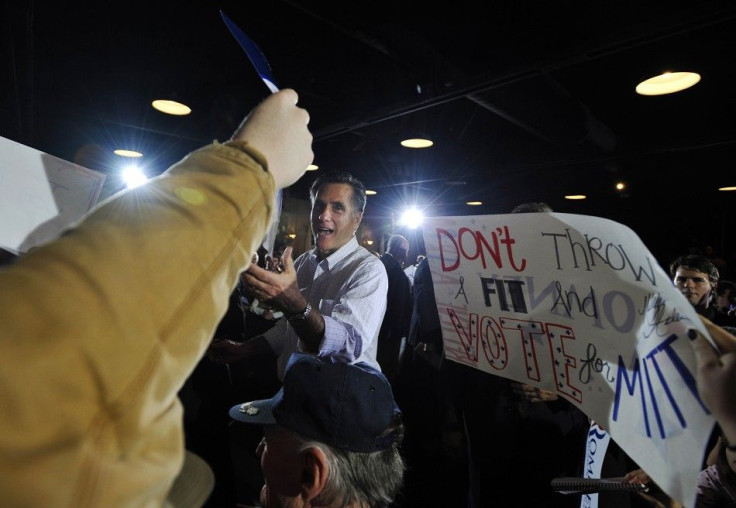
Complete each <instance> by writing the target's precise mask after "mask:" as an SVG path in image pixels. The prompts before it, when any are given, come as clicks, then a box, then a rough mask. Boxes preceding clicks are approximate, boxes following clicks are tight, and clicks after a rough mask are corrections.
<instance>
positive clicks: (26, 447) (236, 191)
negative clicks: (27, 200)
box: [0, 89, 736, 508]
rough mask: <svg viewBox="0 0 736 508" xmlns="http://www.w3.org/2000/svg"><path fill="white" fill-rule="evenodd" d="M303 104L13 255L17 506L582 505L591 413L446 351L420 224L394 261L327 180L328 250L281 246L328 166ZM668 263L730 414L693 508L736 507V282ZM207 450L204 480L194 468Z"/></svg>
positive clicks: (8, 417) (285, 100)
mask: <svg viewBox="0 0 736 508" xmlns="http://www.w3.org/2000/svg"><path fill="white" fill-rule="evenodd" d="M297 102H298V96H297V94H296V92H295V91H294V90H289V89H286V90H282V91H280V92H277V93H274V94H273V95H271V96H269V97H268V98H267V99H265V100H264V101H263V102H262V103H261V104H259V105H258V106H256V107H255V108H254V109H253V111H251V113H250V114H249V115H248V116H247V117H246V118H245V120H244V121H243V122H242V124H241V125H240V127H239V128H238V130H237V131H236V132H235V133H234V134H233V136H232V138H231V139H230V140H229V141H227V142H225V143H218V142H215V143H213V144H211V145H208V146H205V147H203V148H201V149H200V150H197V151H195V152H193V153H192V154H190V155H189V156H187V157H186V158H184V159H183V160H182V161H180V162H179V163H177V164H175V165H174V166H172V167H171V168H170V169H169V170H167V171H166V172H165V173H164V174H163V175H161V176H160V177H158V178H155V179H153V180H152V181H150V182H149V183H148V184H147V185H144V186H140V187H138V188H135V189H131V190H128V191H125V192H122V193H120V194H118V195H116V196H113V197H112V198H110V199H108V200H106V201H105V202H103V203H101V204H100V205H99V206H98V207H96V208H95V209H94V210H93V211H92V212H91V213H90V214H88V216H86V217H85V219H84V220H83V221H82V222H80V223H79V224H78V225H76V226H74V227H73V228H70V229H69V230H68V231H67V232H65V234H63V235H62V236H61V237H60V238H58V239H57V240H55V241H53V242H50V243H48V244H46V245H43V246H40V247H37V248H35V249H33V250H32V251H31V252H28V253H26V254H23V255H21V256H19V257H17V258H14V259H12V260H10V261H8V262H7V263H6V264H5V266H3V268H2V269H0V287H1V288H2V290H1V291H0V366H1V368H0V372H2V380H3V382H2V389H0V401H1V402H2V404H3V407H4V408H5V411H4V417H3V418H2V420H1V421H2V430H3V432H0V498H2V499H3V502H2V503H3V505H4V506H44V507H46V506H105V507H115V506H136V507H138V506H171V505H172V504H175V503H177V502H180V501H177V500H180V499H197V500H198V501H197V502H196V503H201V504H203V505H205V506H222V507H227V508H230V507H235V506H265V507H274V506H321V507H353V506H354V507H389V506H397V507H413V506H417V507H418V506H468V507H486V506H503V507H514V506H523V507H537V506H539V507H561V508H563V507H570V508H572V507H573V506H579V499H576V498H575V497H569V496H561V495H560V494H559V493H556V492H554V491H553V490H552V489H551V488H550V485H549V482H550V480H551V479H552V478H554V477H558V476H576V475H580V472H581V468H582V458H583V448H584V440H585V435H586V432H587V429H588V425H589V423H590V421H589V419H588V418H587V416H586V415H585V414H584V413H583V412H582V411H581V410H580V409H579V408H578V407H576V406H575V405H573V404H572V403H570V402H569V401H567V400H565V399H564V398H561V397H559V396H558V395H557V394H556V393H553V392H549V391H547V390H542V389H539V388H536V387H534V386H530V385H524V384H521V383H518V382H515V381H511V380H507V379H505V378H501V377H498V376H494V375H492V374H489V373H485V372H482V371H480V370H477V369H473V368H470V367H465V366H462V365H459V364H456V363H454V362H452V361H446V360H445V359H444V355H443V339H442V332H441V328H440V322H439V317H438V313H437V305H436V302H435V295H434V288H433V283H432V274H431V270H430V266H429V262H430V260H429V259H428V258H426V257H422V259H418V263H417V265H416V269H415V270H414V271H411V272H412V279H411V280H410V278H409V275H408V274H407V272H406V271H405V270H406V268H407V262H408V259H407V256H408V252H409V241H408V240H407V238H405V237H404V236H401V235H399V234H395V235H393V236H391V238H390V239H389V241H388V245H387V249H386V252H385V253H384V254H383V255H382V256H381V257H380V259H379V258H378V257H376V256H375V255H373V253H372V252H370V251H368V250H367V249H365V248H364V247H362V246H361V245H359V243H358V242H357V240H356V237H355V234H356V231H357V230H358V228H359V226H360V224H361V220H362V218H363V215H364V213H365V208H366V192H365V187H364V186H363V184H362V183H361V182H360V181H358V180H357V179H355V178H354V177H353V176H351V175H350V174H349V173H327V174H323V175H321V176H319V177H318V178H317V179H315V181H314V182H313V184H312V186H311V188H310V192H309V199H310V202H311V214H310V220H311V228H312V234H313V239H314V247H313V248H312V249H310V250H308V251H306V252H304V253H302V254H300V255H299V256H297V257H296V258H295V259H294V258H293V250H292V248H291V247H290V246H282V247H283V251H282V250H281V247H279V249H278V250H275V251H274V252H272V253H268V252H267V251H264V250H263V248H262V246H261V241H262V239H263V238H264V235H265V233H266V230H267V228H268V227H269V224H270V223H271V222H272V220H273V219H274V214H275V206H274V203H275V196H276V192H277V190H278V189H281V188H284V187H288V186H289V185H291V184H293V183H294V182H295V181H297V180H298V179H299V178H301V177H302V175H303V174H304V172H305V170H306V167H307V165H308V164H309V163H310V162H311V161H312V158H313V153H312V149H311V142H312V135H311V134H310V132H309V129H308V123H309V115H308V113H307V112H306V111H305V110H304V109H302V108H300V107H298V106H297ZM551 211H552V210H551V209H550V208H549V207H548V206H546V205H545V204H544V203H524V204H522V205H520V206H519V207H517V208H515V209H514V210H513V211H512V213H549V212H551ZM163 231H165V232H166V234H165V238H164V239H162V237H161V232H163ZM670 271H671V272H670V273H671V276H672V281H673V284H674V285H675V286H676V287H677V288H678V289H679V290H680V291H681V292H682V294H683V295H684V296H685V298H687V299H688V301H690V303H691V304H692V305H693V306H694V307H695V308H696V310H697V312H698V313H699V314H700V315H701V316H702V319H703V323H704V324H705V325H706V327H707V329H708V331H709V333H710V335H711V337H712V339H713V340H714V341H715V343H716V344H717V345H718V350H716V349H715V348H713V347H712V346H711V344H710V342H709V341H707V340H706V338H705V337H703V336H702V335H701V334H700V333H699V332H698V331H696V330H694V329H693V330H690V331H689V338H690V339H691V341H692V345H693V348H694V352H695V356H696V358H697V373H698V377H697V388H698V391H699V393H700V397H701V399H702V401H703V402H704V404H705V405H706V406H707V408H708V409H709V410H710V411H711V413H712V414H713V416H714V417H715V419H716V421H717V423H718V435H717V436H716V437H717V439H716V440H715V441H714V443H713V448H712V450H711V453H710V455H709V457H708V460H707V463H706V462H705V461H704V466H703V471H702V472H701V474H700V477H699V478H698V506H702V507H705V506H731V505H733V504H734V503H736V482H734V478H735V477H734V475H736V444H732V443H736V404H734V403H733V399H732V398H731V397H732V393H733V389H734V388H736V387H735V386H734V384H735V383H736V378H735V377H734V374H735V373H734V368H736V367H735V358H736V357H735V356H734V353H735V352H736V336H735V335H734V334H733V332H734V331H736V330H735V329H734V328H733V326H734V324H733V323H734V316H733V313H734V311H733V309H734V303H733V302H734V298H736V295H733V291H734V285H733V284H732V283H728V281H722V280H719V272H718V269H717V268H716V267H715V266H714V265H713V264H712V263H710V262H709V261H708V259H707V258H705V257H702V256H696V255H688V256H684V257H682V258H678V259H676V260H675V261H673V263H672V264H671V266H670ZM150 288H156V291H150ZM719 288H720V289H719ZM471 394H472V397H469V395H471ZM200 462H203V463H204V464H205V466H204V467H205V469H208V470H209V471H210V472H211V475H204V477H206V478H208V479H209V480H208V481H207V482H205V484H202V485H200V484H198V483H197V482H195V481H188V478H189V477H188V476H187V477H186V478H184V477H183V476H182V475H184V474H187V475H188V474H191V471H193V469H192V468H196V467H201V465H202V464H201V463H200ZM634 473H636V474H634ZM520 475H523V478H524V488H522V489H513V488H509V486H510V485H516V484H518V481H519V477H520ZM627 477H628V478H630V479H631V481H647V482H650V480H649V479H648V478H647V477H646V473H645V472H643V471H641V472H631V474H629V475H627ZM213 479H214V480H213ZM198 485H199V486H201V487H202V488H204V489H206V492H204V495H200V496H190V497H187V496H186V495H184V496H183V495H182V490H186V489H194V488H195V487H197V486H198ZM200 494H202V493H201V492H200ZM202 499H206V501H202ZM641 499H642V502H647V503H650V504H649V505H650V506H657V504H656V503H666V502H669V501H662V500H658V499H653V498H647V499H645V498H641ZM663 505H664V506H667V505H666V504H663Z"/></svg>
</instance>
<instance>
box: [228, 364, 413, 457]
mask: <svg viewBox="0 0 736 508" xmlns="http://www.w3.org/2000/svg"><path fill="white" fill-rule="evenodd" d="M400 414H401V411H400V410H399V408H398V406H397V405H396V402H395V401H394V396H393V392H392V390H391V385H390V384H389V382H388V380H387V379H386V376H384V375H383V374H382V373H381V372H380V371H378V370H376V369H375V368H373V367H371V366H369V365H367V364H365V363H352V364H349V363H345V362H336V363H332V362H329V361H326V360H322V359H320V358H318V357H315V356H312V355H309V354H306V353H293V354H292V355H291V357H290V358H289V362H288V363H287V365H286V369H285V371H284V381H283V385H282V387H281V389H280V390H279V391H278V393H276V395H274V396H273V397H272V398H270V399H265V400H256V401H252V402H245V403H243V404H238V405H237V406H233V407H232V408H231V409H230V417H231V418H233V419H234V420H237V421H240V422H245V423H255V424H261V425H274V424H278V425H281V426H283V427H286V428H287V429H290V430H292V431H294V432H297V433H298V434H300V435H302V436H304V437H307V438H310V439H315V440H317V441H320V442H322V443H325V444H327V445H330V446H334V447H335V448H339V449H345V450H350V451H354V452H363V453H368V452H375V451H379V450H384V449H386V448H388V447H389V446H391V444H393V443H394V442H395V441H396V440H397V436H398V433H397V432H390V431H389V427H391V426H392V425H391V424H392V422H393V421H394V418H395V417H396V416H397V415H400Z"/></svg>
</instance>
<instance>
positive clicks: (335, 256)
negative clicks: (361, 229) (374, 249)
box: [312, 235, 360, 267]
mask: <svg viewBox="0 0 736 508" xmlns="http://www.w3.org/2000/svg"><path fill="white" fill-rule="evenodd" d="M358 247H360V245H359V244H358V240H357V238H355V235H353V237H352V238H350V240H348V243H346V244H345V245H343V246H342V247H340V248H339V249H337V250H336V251H335V252H333V253H332V254H330V255H329V256H327V257H326V258H325V259H323V260H322V261H319V259H318V258H317V249H316V248H315V249H314V251H313V253H312V255H313V256H314V259H315V260H316V261H317V263H327V266H328V267H329V266H334V265H336V264H337V263H339V262H340V261H342V260H343V259H345V258H346V257H347V256H348V255H349V254H351V253H352V252H354V251H355V250H356V249H358Z"/></svg>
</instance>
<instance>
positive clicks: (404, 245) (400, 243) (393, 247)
mask: <svg viewBox="0 0 736 508" xmlns="http://www.w3.org/2000/svg"><path fill="white" fill-rule="evenodd" d="M386 252H387V253H388V254H391V255H392V256H393V257H394V259H395V260H396V261H398V262H399V263H406V260H407V258H408V256H409V240H407V239H406V238H405V237H403V236H401V235H392V236H391V238H389V239H388V245H387V246H386Z"/></svg>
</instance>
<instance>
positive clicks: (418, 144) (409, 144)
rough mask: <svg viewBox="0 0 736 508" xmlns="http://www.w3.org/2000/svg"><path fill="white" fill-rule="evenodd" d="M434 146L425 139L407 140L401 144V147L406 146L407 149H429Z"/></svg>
mask: <svg viewBox="0 0 736 508" xmlns="http://www.w3.org/2000/svg"><path fill="white" fill-rule="evenodd" d="M432 145H434V143H433V142H432V141H430V140H429V139H424V138H411V139H405V140H404V141H402V142H401V146H405V147H406V148H427V147H430V146H432Z"/></svg>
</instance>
